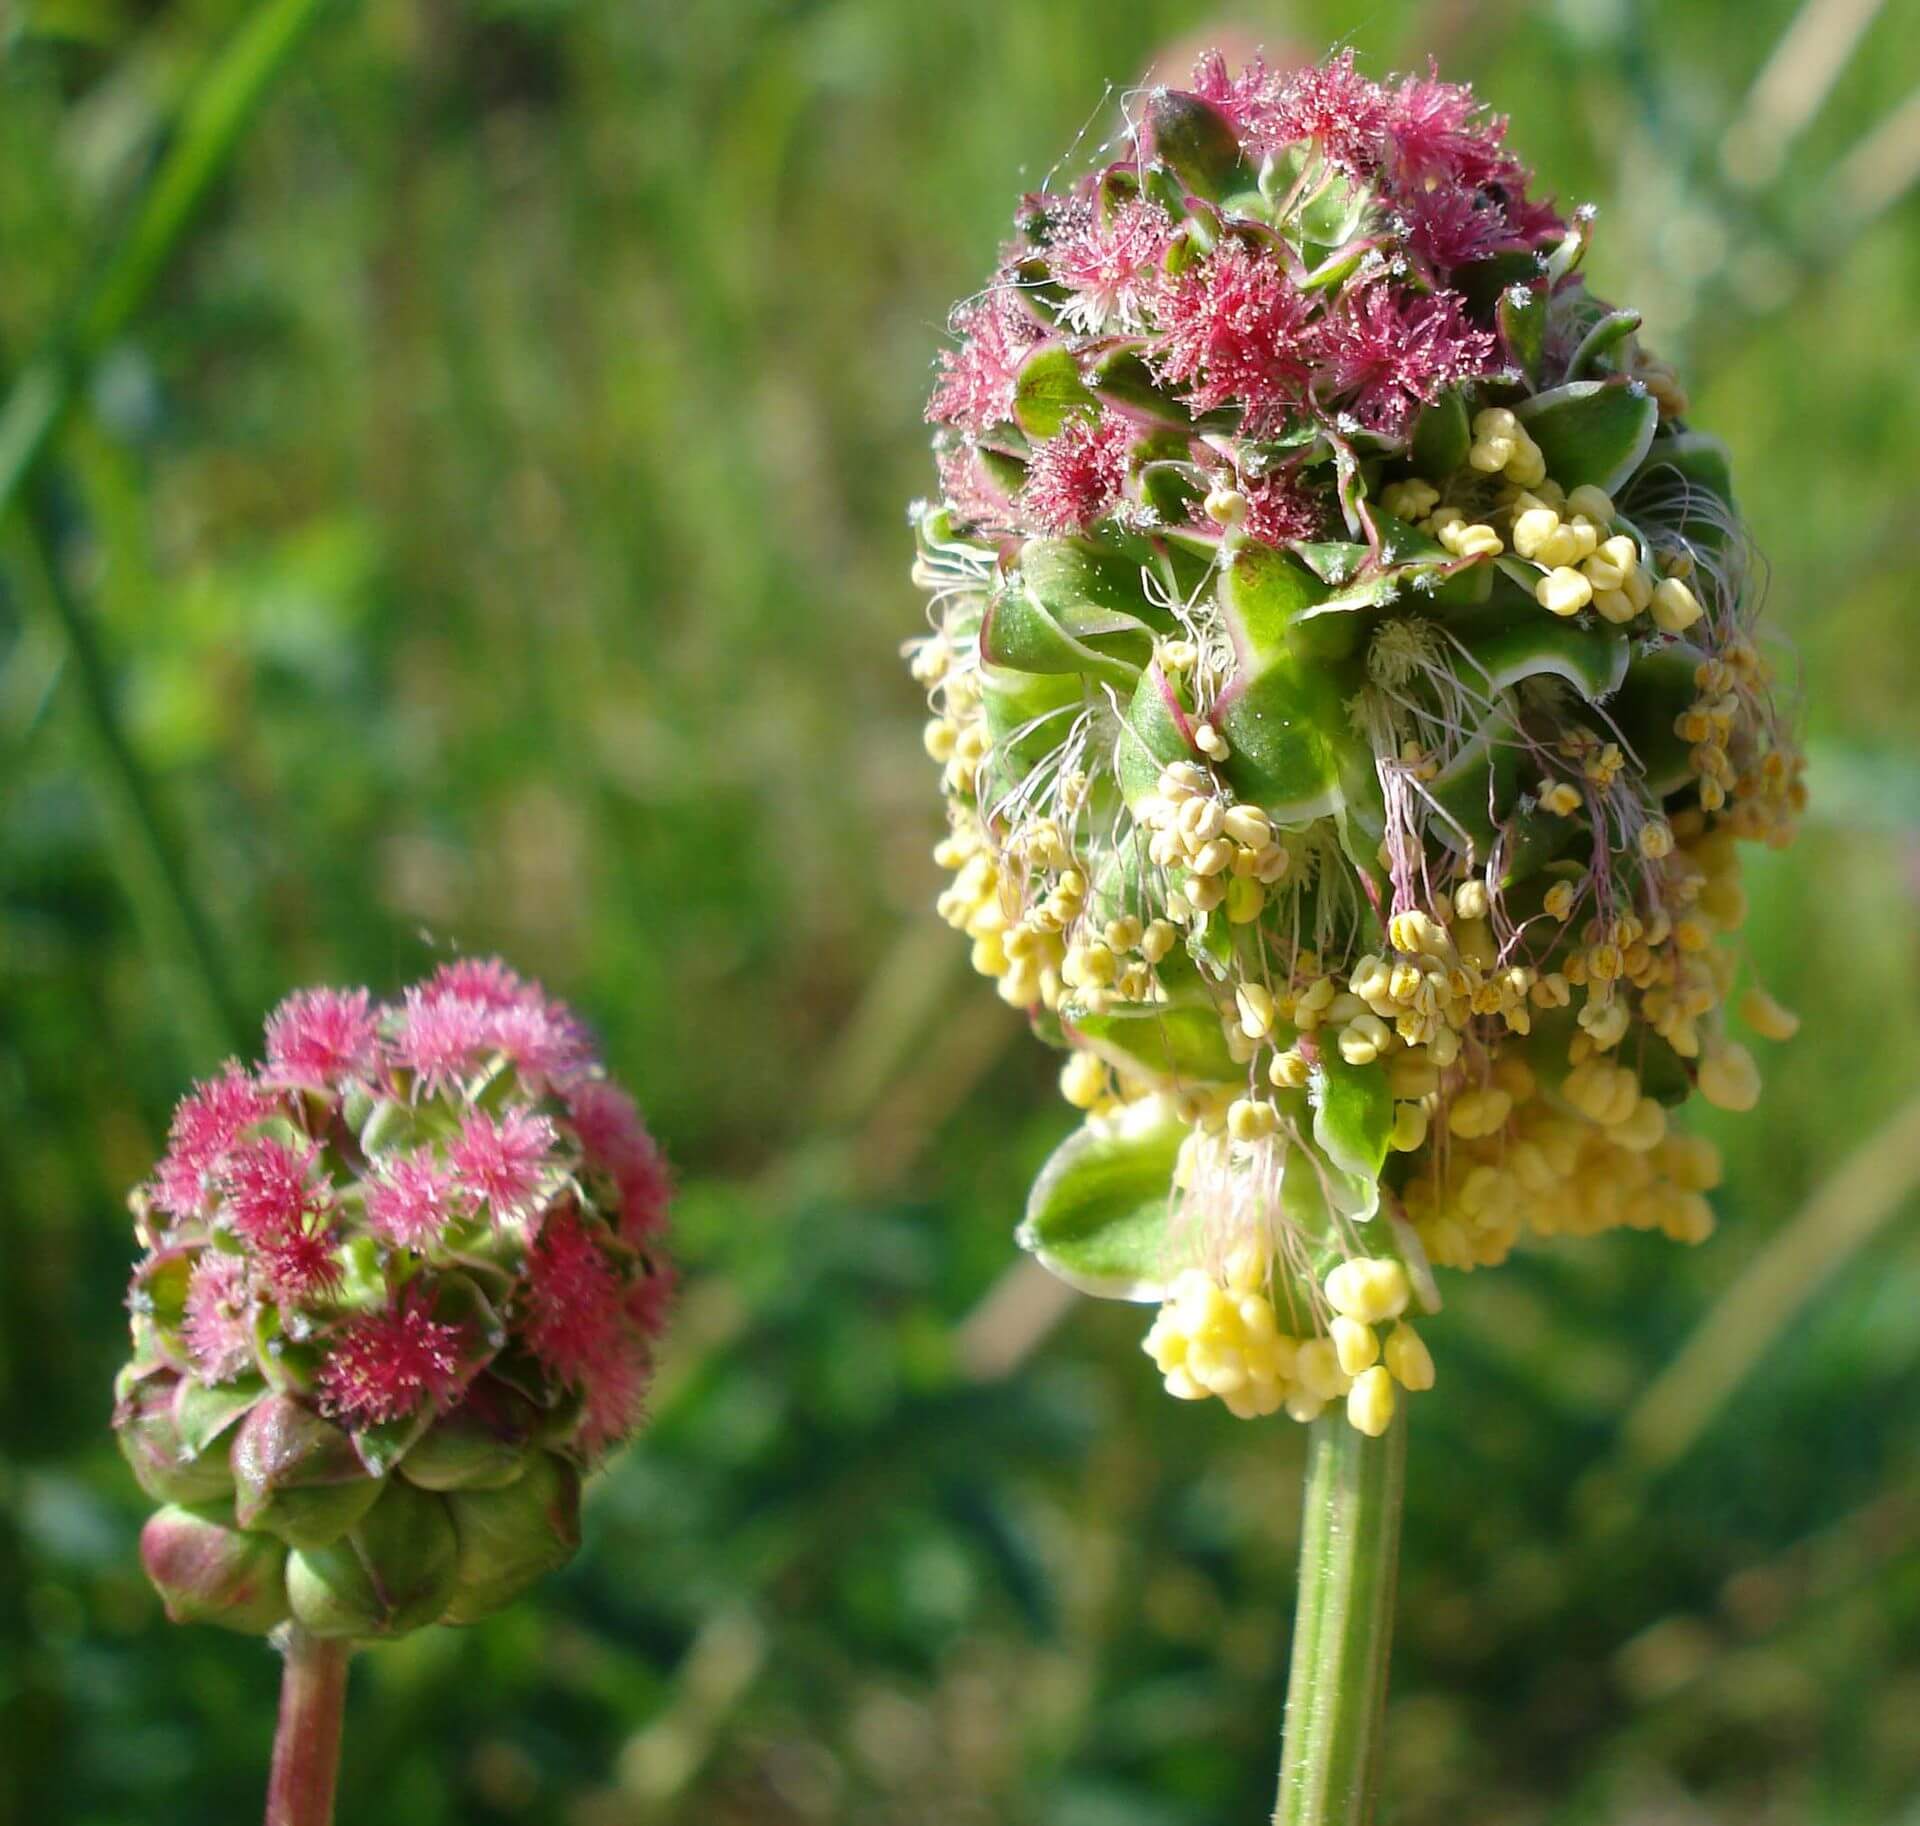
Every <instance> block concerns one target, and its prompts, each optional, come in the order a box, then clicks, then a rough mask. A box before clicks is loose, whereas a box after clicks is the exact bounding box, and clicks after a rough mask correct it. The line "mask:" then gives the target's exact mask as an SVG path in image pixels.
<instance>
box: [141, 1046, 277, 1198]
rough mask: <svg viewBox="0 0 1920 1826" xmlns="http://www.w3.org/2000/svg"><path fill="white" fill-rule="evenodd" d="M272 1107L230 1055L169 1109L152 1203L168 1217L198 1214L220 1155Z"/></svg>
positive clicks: (268, 1099)
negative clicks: (219, 1069) (170, 1117)
mask: <svg viewBox="0 0 1920 1826" xmlns="http://www.w3.org/2000/svg"><path fill="white" fill-rule="evenodd" d="M273 1107H274V1100H273V1098H272V1097H270V1096H269V1095H268V1094H267V1093H266V1092H265V1091H263V1090H262V1089H261V1088H260V1087H259V1085H257V1084H256V1083H255V1082H254V1081H253V1079H252V1078H250V1077H249V1076H248V1075H247V1073H246V1072H245V1071H244V1070H243V1069H242V1068H241V1066H240V1063H239V1061H238V1060H229V1061H228V1062H227V1064H226V1067H225V1068H224V1069H223V1070H222V1072H221V1074H220V1076H219V1077H217V1078H209V1079H207V1080H206V1081H205V1082H204V1083H201V1084H196V1085H195V1086H194V1087H193V1090H192V1091H191V1093H190V1094H189V1095H187V1096H186V1097H184V1098H182V1099H181V1102H180V1106H179V1108H178V1109H176V1110H175V1111H174V1113H173V1126H172V1128H171V1129H170V1130H169V1131H168V1134H167V1152H166V1155H165V1157H164V1158H163V1159H162V1160H161V1162H160V1164H159V1166H158V1167H157V1168H156V1169H155V1171H154V1177H153V1188H152V1197H153V1202H154V1205H155V1206H156V1207H157V1208H158V1209H160V1210H162V1211H165V1212H166V1213H167V1214H168V1215H169V1216H172V1217H197V1216H199V1215H200V1212H201V1210H202V1208H203V1206H204V1205H205V1203H206V1200H207V1194H208V1192H209V1191H210V1190H211V1189H212V1187H211V1178H212V1174H213V1171H214V1169H215V1168H216V1167H217V1166H218V1165H219V1163H220V1159H221V1156H222V1155H224V1154H225V1153H226V1151H227V1149H228V1148H230V1147H231V1146H232V1145H233V1143H234V1141H235V1139H236V1138H237V1137H238V1136H239V1134H240V1133H241V1131H242V1130H244V1129H246V1128H249V1127H251V1125H252V1124H254V1123H256V1122H258V1121H260V1120H261V1118H263V1117H264V1116H267V1115H269V1114H270V1113H271V1112H272V1110H273Z"/></svg>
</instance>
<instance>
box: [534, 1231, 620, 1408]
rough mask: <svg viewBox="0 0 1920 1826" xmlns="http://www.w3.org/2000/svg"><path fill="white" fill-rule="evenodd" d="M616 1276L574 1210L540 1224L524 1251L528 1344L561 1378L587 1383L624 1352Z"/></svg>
mask: <svg viewBox="0 0 1920 1826" xmlns="http://www.w3.org/2000/svg"><path fill="white" fill-rule="evenodd" d="M624 1317H625V1315H624V1308H623V1305H622V1296H621V1288H620V1278H619V1276H618V1275H617V1274H616V1273H615V1272H614V1268H613V1264H612V1263H611V1262H610V1261H609V1260H608V1259H607V1256H606V1253H605V1251H604V1250H602V1249H601V1247H600V1245H599V1244H598V1243H596V1242H595V1241H594V1239H593V1237H592V1236H591V1235H590V1234H589V1233H588V1231H587V1229H586V1227H585V1225H583V1224H582V1223H581V1222H580V1219H579V1217H578V1216H577V1215H576V1214H575V1213H574V1212H572V1211H557V1212H554V1213H553V1214H552V1215H551V1216H549V1217H548V1219H547V1221H546V1222H545V1223H544V1224H542V1225H541V1226H540V1234H539V1235H538V1236H537V1237H536V1238H535V1239H534V1241H533V1243H532V1246H531V1247H530V1248H529V1249H528V1251H527V1300H526V1316H525V1322H524V1326H523V1333H524V1336H525V1338H526V1341H527V1348H528V1349H529V1350H531V1351H532V1352H533V1354H534V1355H535V1356H536V1357H538V1358H539V1359H540V1361H541V1362H542V1363H544V1364H545V1365H546V1366H547V1368H548V1369H550V1370H551V1371H552V1372H553V1373H554V1374H555V1375H556V1376H558V1377H559V1378H560V1380H561V1381H563V1382H571V1383H576V1384H583V1385H584V1384H590V1383H592V1382H593V1381H595V1380H596V1379H597V1378H598V1377H600V1376H601V1375H602V1374H605V1373H610V1372H613V1371H616V1370H617V1368H618V1365H619V1362H620V1359H621V1355H622V1344H623V1336H622V1334H623V1331H624Z"/></svg>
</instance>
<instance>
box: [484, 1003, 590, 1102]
mask: <svg viewBox="0 0 1920 1826" xmlns="http://www.w3.org/2000/svg"><path fill="white" fill-rule="evenodd" d="M492 1027H493V1045H494V1047H495V1048H496V1049H497V1050H498V1051H500V1052H503V1053H505V1054H506V1055H507V1057H508V1058H509V1059H511V1060H512V1061H513V1063H514V1068H515V1069H516V1070H517V1071H518V1072H519V1074H520V1076H521V1078H522V1080H524V1081H525V1082H526V1083H527V1084H529V1085H533V1086H542V1085H547V1084H553V1083H556V1082H559V1081H561V1080H564V1079H566V1078H569V1077H571V1076H573V1075H574V1074H575V1073H577V1072H581V1071H584V1070H585V1069H586V1067H587V1066H588V1065H589V1064H590V1063H591V1062H592V1059H593V1048H592V1046H591V1045H590V1044H589V1042H588V1039H587V1035H586V1030H585V1029H584V1028H582V1027H581V1025H580V1023H579V1022H578V1021H576V1020H575V1019H574V1018H573V1015H572V1013H571V1012H570V1011H569V1010H568V1009H567V1007H566V1005H565V1004H564V1003H561V1002H549V1001H546V1000H544V999H543V998H539V997H537V996H536V997H535V998H534V999H531V1000H527V1001H522V1002H516V1003H514V1004H512V1005H511V1006H509V1007H505V1008H499V1009H496V1010H495V1011H494V1014H493V1021H492Z"/></svg>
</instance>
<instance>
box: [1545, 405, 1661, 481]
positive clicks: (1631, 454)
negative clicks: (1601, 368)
mask: <svg viewBox="0 0 1920 1826" xmlns="http://www.w3.org/2000/svg"><path fill="white" fill-rule="evenodd" d="M1514 411H1515V413H1516V415H1517V416H1518V417H1519V419H1520V422H1521V423H1522V424H1523V425H1525V426H1526V428H1527V430H1528V432H1529V434H1530V435H1531V436H1532V438H1533V440H1534V442H1535V443H1537V444H1538V445H1539V446H1540V450H1541V454H1542V455H1543V456H1545V458H1546V460H1547V474H1548V475H1549V476H1551V477H1552V478H1553V480H1554V481H1556V482H1558V483H1559V484H1560V486H1561V487H1562V488H1568V489H1572V488H1581V487H1584V486H1586V485H1587V484H1589V483H1590V484H1591V485H1592V486H1593V487H1595V488H1603V489H1605V490H1606V491H1607V493H1608V494H1612V493H1614V492H1615V491H1616V490H1617V489H1618V488H1620V487H1621V486H1622V484H1624V483H1625V482H1626V480H1627V478H1628V477H1629V476H1631V475H1632V474H1633V472H1634V471H1635V470H1636V469H1637V468H1639V466H1640V462H1641V459H1642V458H1643V457H1645V455H1646V454H1647V451H1648V448H1649V447H1650V446H1651V445H1652V443H1653V434H1654V430H1655V428H1656V427H1657V426H1658V425H1659V423H1660V408H1659V407H1658V406H1657V405H1656V404H1655V403H1654V399H1653V396H1652V394H1650V393H1647V392H1645V391H1644V390H1643V389H1640V388H1636V387H1633V386H1630V385H1628V384H1627V383H1626V382H1624V381H1619V380H1576V381H1569V382H1568V383H1567V385H1565V386H1564V387H1554V388H1551V389H1549V390H1548V391H1547V392H1545V393H1536V394H1535V395H1534V396H1533V397H1532V398H1531V399H1525V400H1522V401H1521V402H1520V403H1519V404H1518V405H1517V406H1516V407H1515V408H1514Z"/></svg>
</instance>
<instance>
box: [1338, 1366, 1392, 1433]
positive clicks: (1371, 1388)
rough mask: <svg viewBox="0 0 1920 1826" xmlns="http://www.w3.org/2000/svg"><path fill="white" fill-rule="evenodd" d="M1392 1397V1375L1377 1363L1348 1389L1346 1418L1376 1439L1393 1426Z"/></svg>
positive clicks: (1359, 1430)
mask: <svg viewBox="0 0 1920 1826" xmlns="http://www.w3.org/2000/svg"><path fill="white" fill-rule="evenodd" d="M1395 1400H1396V1397H1395V1395H1394V1392H1393V1378H1392V1377H1391V1376H1390V1375H1388V1374H1387V1371H1386V1367H1385V1365H1384V1364H1378V1363H1376V1364H1375V1365H1374V1366H1373V1368H1372V1369H1370V1370H1364V1371H1362V1372H1361V1374H1360V1375H1358V1376H1356V1377H1355V1378H1354V1383H1353V1387H1352V1388H1351V1389H1350V1390H1349V1391H1348V1392H1347V1420H1348V1422H1349V1423H1350V1424H1351V1425H1352V1426H1353V1427H1354V1429H1355V1430H1356V1431H1358V1432H1361V1433H1364V1434H1366V1436H1367V1437H1368V1438H1369V1439H1378V1438H1379V1437H1380V1435H1381V1434H1382V1433H1384V1432H1385V1431H1386V1430H1387V1428H1388V1427H1390V1426H1392V1425H1393V1410H1394V1405H1395Z"/></svg>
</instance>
